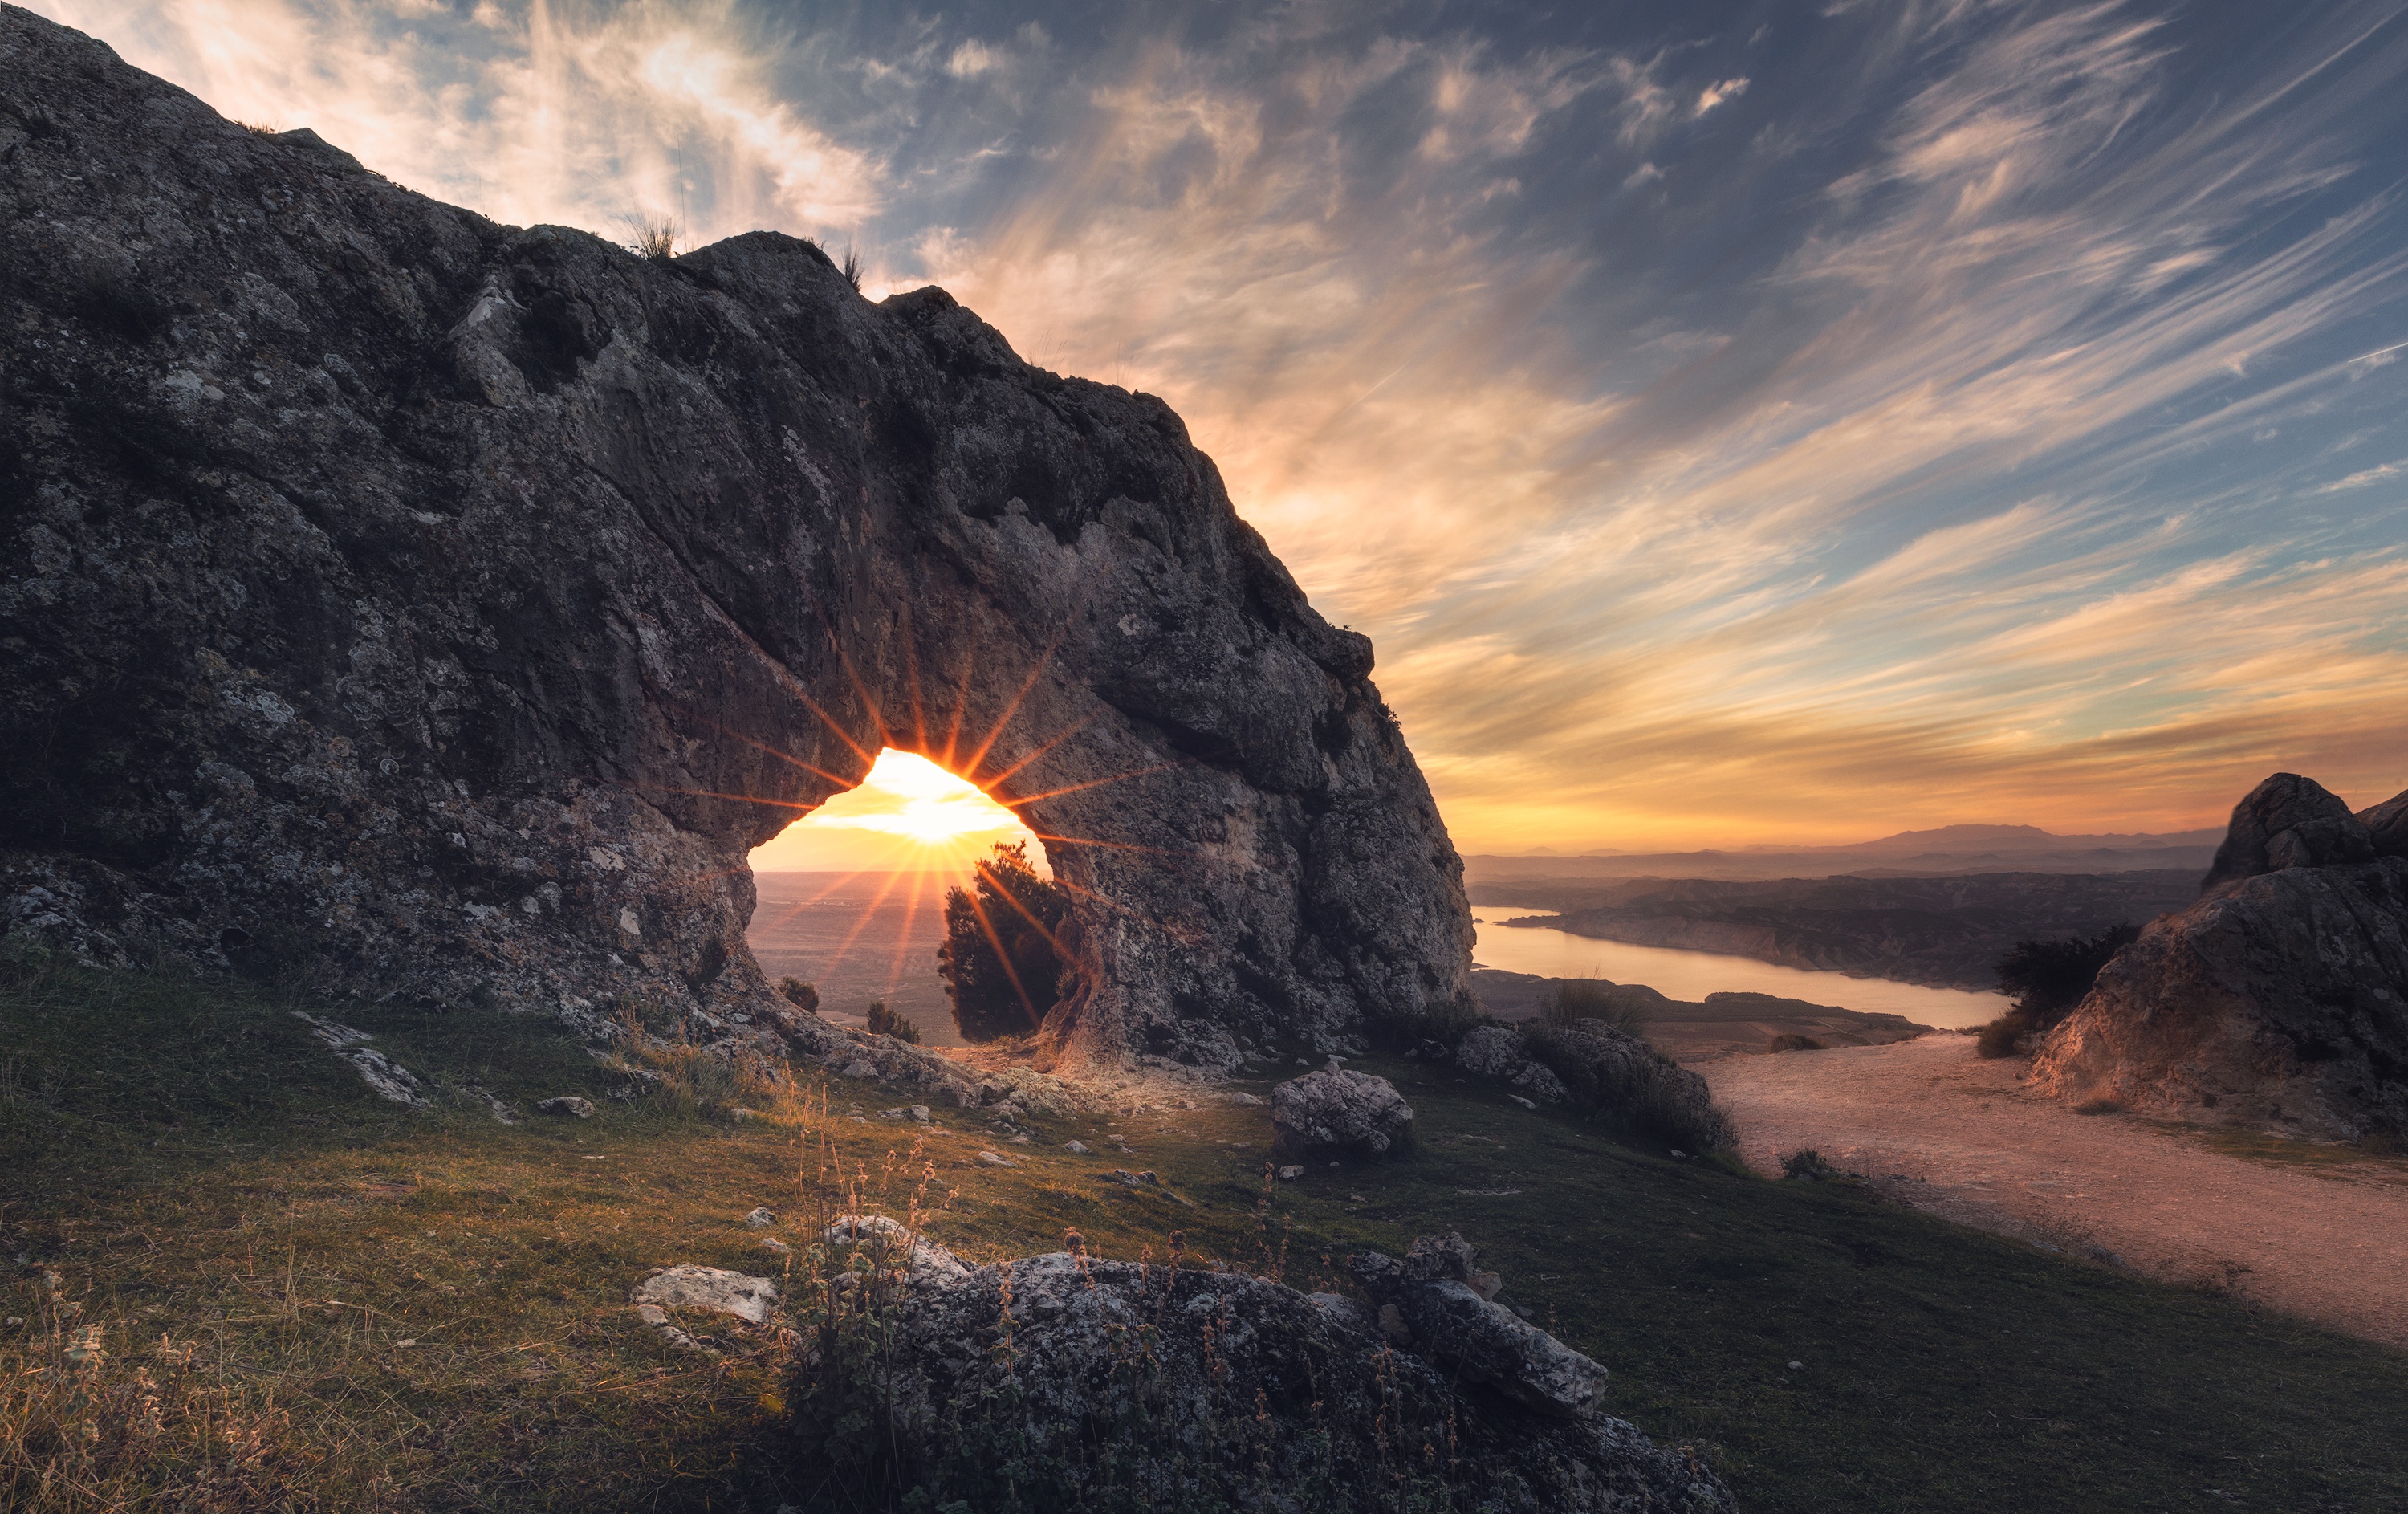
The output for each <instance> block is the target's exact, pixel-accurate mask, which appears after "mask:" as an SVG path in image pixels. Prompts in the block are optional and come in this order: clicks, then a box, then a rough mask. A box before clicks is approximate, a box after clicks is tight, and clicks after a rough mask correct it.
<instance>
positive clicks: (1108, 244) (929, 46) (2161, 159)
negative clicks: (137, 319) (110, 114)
mask: <svg viewBox="0 0 2408 1514" xmlns="http://www.w3.org/2000/svg"><path fill="white" fill-rule="evenodd" d="M45 8H46V9H47V10H48V11H49V13H50V14H53V15H58V16H60V17H61V18H62V19H65V20H67V21H69V22H71V23H73V24H78V25H81V26H84V27H85V28H86V29H88V30H93V31H95V32H97V33H99V34H100V35H102V36H105V37H107V38H108V40H110V41H112V42H113V43H115V44H116V45H117V46H118V47H119V48H120V50H122V51H123V52H125V53H126V55H127V56H128V57H129V58H131V59H132V60H133V61H135V62H136V63H139V64H141V65H144V66H146V67H150V68H153V69H155V70H157V71H159V72H162V73H164V74H166V75H167V76H168V77H170V78H173V79H178V80H179V82H183V83H185V84H187V85H188V86H190V87H192V88H193V89H194V90H195V91H196V92H198V93H200V94H203V95H204V96H205V97H207V98H208V99H210V100H211V101H212V103H214V104H217V105H218V106H219V107H220V108H222V109H224V110H226V111H227V112H228V113H229V114H233V115H236V116H239V117H244V118H246V119H252V120H265V121H270V122H273V123H276V124H279V125H292V124H301V123H307V124H310V125H313V126H316V127H317V128H318V129H319V130H320V131H321V132H322V134H324V135H325V136H327V137H329V138H330V139H333V140H336V141H338V142H341V143H343V144H344V145H346V146H348V147H351V149H353V150H354V151H357V152H359V153H360V155H361V156H362V157H363V158H364V159H365V160H366V161H368V162H369V163H370V164H371V165H372V166H376V167H378V168H380V169H381V170H382V171H384V172H386V173H388V174H389V175H392V176H393V177H394V178H396V179H400V180H403V181H405V182H409V183H410V184H412V185H414V186H415V187H418V188H421V189H424V190H427V191H428V192H430V193H436V194H439V195H444V196H446V197H448V198H453V199H457V200H461V201H464V202H465V203H468V204H470V205H473V206H475V207H476V208H478V209H481V210H484V211H485V212H487V213H488V214H493V215H495V216H498V217H500V218H502V219H506V220H512V221H521V222H523V221H532V220H554V221H567V222H572V223H580V224H584V225H588V226H592V227H594V228H595V229H596V230H600V231H603V232H605V233H606V234H607V233H610V232H612V231H614V230H615V228H616V224H617V218H619V217H622V216H624V215H625V214H627V213H630V212H631V211H634V210H639V209H640V210H647V211H652V212H654V213H657V212H660V211H664V210H666V211H667V212H668V213H670V214H674V215H679V216H681V217H682V218H683V219H684V220H685V222H686V223H687V224H688V225H689V226H690V227H691V228H692V230H693V232H694V234H695V237H696V238H710V237H713V236H716V235H721V234H724V233H727V232H732V231H736V230H741V229H744V228H745V227H747V226H750V225H754V224H769V225H776V226H780V227H782V228H784V229H787V230H791V231H796V232H799V233H803V234H806V235H812V236H817V237H821V238H836V239H841V240H853V239H858V240H859V241H860V242H861V244H862V246H863V248H864V250H865V252H866V253H867V257H868V262H869V267H870V284H871V287H872V289H873V291H883V290H886V289H893V288H904V287H910V286H912V285H914V284H916V283H919V282H923V281H939V282H943V283H945V284H946V285H947V286H948V287H950V288H951V289H953V292H954V293H955V294H956V295H958V296H961V297H962V298H963V299H964V301H965V302H966V303H968V304H969V305H970V306H971V307H972V308H974V309H976V310H979V311H980V312H981V313H982V314H983V315H985V316H986V317H987V318H988V319H989V320H990V321H992V322H994V323H995V324H996V325H997V326H998V327H999V328H1000V329H1001V330H1002V331H1003V332H1004V333H1005V334H1006V335H1007V337H1009V338H1010V339H1011V340H1012V342H1013V343H1014V344H1015V346H1016V347H1017V348H1018V349H1019V350H1020V351H1021V352H1022V353H1024V354H1025V355H1027V356H1029V357H1030V358H1031V359H1032V360H1034V361H1038V362H1040V363H1043V364H1045V365H1046V366H1048V367H1051V368H1057V369H1061V370H1065V371H1075V372H1080V373H1084V374H1087V375H1089V376H1092V377H1097V378H1101V379H1104V380H1107V381H1109V382H1118V383H1123V384H1125V385H1128V386H1130V387H1133V388H1142V389H1146V390H1150V391H1152V392H1154V393H1157V394H1160V395H1162V396H1164V397H1166V398H1168V399H1169V400H1170V401H1171V402H1172V403H1173V404H1174V405H1176V406H1177V407H1178V408H1179V410H1180V411H1181V412H1182V413H1183V415H1184V416H1185V417H1186V418H1187V420H1188V422H1189V425H1190V428H1191V430H1192V432H1193V433H1194V435H1195V436H1196V438H1197V440H1198V442H1199V443H1200V444H1201V445H1202V446H1204V447H1205V448H1206V450H1207V451H1209V452H1211V454H1212V455H1213V456H1214V458H1215V459H1216V461H1217V462H1218V463H1219V465H1220V467H1221V469H1222V470H1223V473H1224V476H1225V477H1226V480H1227V481H1228V483H1229V485H1230V489H1231V493H1232V495H1233V497H1235V498H1236V499H1237V501H1238V503H1239V506H1240V510H1241V511H1242V512H1244V513H1245V514H1246V515H1247V516H1248V518H1249V519H1251V520H1253V521H1254V523H1255V524H1256V525H1257V526H1260V527H1261V528H1262V529H1263V530H1264V531H1265V532H1266V534H1267V535H1268V536H1269V538H1270V540H1271V541H1272V543H1273V545H1274V546H1275V547H1276V548H1277V549H1278V550H1279V551H1280V552H1281V553H1282V555H1283V556H1284V557H1285V558H1286V559H1287V560H1288V562H1289V564H1290V566H1291V567H1292V568H1294V569H1295V570H1296V571H1297V575H1298V577H1299V579H1300V580H1301V581H1302V582H1303V583H1304V584H1305V585H1306V586H1307V588H1308V590H1309V591H1310V592H1312V595H1313V597H1314V598H1315V600H1316V602H1317V603H1318V604H1320V605H1321V606H1322V607H1323V609H1324V610H1325V611H1326V612H1327V613H1330V614H1331V616H1332V618H1333V619H1337V620H1340V621H1342V622H1350V623H1352V624H1354V625H1355V626H1356V627H1359V628H1362V629H1365V630H1368V631H1369V632H1370V633H1371V634H1372V635H1373V636H1374V638H1375V639H1376V641H1377V642H1378V644H1379V647H1380V653H1381V661H1382V670H1381V672H1380V674H1379V677H1380V680H1381V683H1382V686H1383V690H1384V691H1385V692H1386V694H1387V695H1388V697H1389V699H1390V700H1391V702H1392V703H1393V704H1394V705H1395V706H1396V708H1397V709H1398V712H1399V713H1400V714H1401V716H1402V718H1403V720H1404V723H1405V727H1406V730H1407V733H1408V735H1409V736H1410V737H1411V738H1412V742H1413V745H1414V748H1415V750H1416V752H1417V753H1418V754H1419V755H1420V757H1422V760H1423V762H1424V764H1425V766H1426V768H1427V769H1428V771H1429V772H1430V774H1431V777H1432V781H1433V783H1434V785H1435V786H1436V787H1437V789H1438V791H1439V794H1440V798H1441V803H1442V805H1443V806H1444V809H1445V812H1446V815H1447V816H1448V819H1449V822H1450V824H1451V826H1452V827H1453V828H1454V829H1455V833H1456V835H1457V837H1458V839H1459V840H1460V841H1461V843H1462V844H1464V845H1466V846H1467V847H1468V848H1471V849H1494V848H1513V847H1518V846H1524V845H1528V844H1536V843H1538V842H1541V841H1543V842H1545V843H1546V844H1551V845H1554V846H1556V847H1557V848H1559V849H1570V848H1572V847H1577V846H1580V845H1584V844H1598V845H1655V844H1704V843H1722V844H1728V843H1742V842H1747V841H1756V840H1801V841H1802V840H1816V839H1850V838H1854V837H1857V836H1861V835H1865V834H1870V833H1876V832H1879V831H1883V830H1887V829H1899V828H1902V827H1905V826H1910V825H1914V826H1922V825H1932V824H1941V823H1945V822H1947V821H1952V820H2008V821H2028V822H2031V823H2036V824H2042V825H2049V826H2054V827H2057V828H2059V829H2118V830H2128V829H2156V828H2174V827H2187V826H2192V825H2198V824H2203V823H2212V822H2214V821H2215V820H2218V819H2220V818H2221V816H2222V815H2223V813H2224V811H2225V810H2226V809H2227V808H2228V807H2229V804H2230V803H2231V801H2232V800H2233V798H2234V797H2236V796H2237V795H2238V794H2239V793H2240V792H2241V791H2242V790H2243V789H2244V788H2245V787H2247V786H2248V785H2249V784H2251V783H2253V782H2254V781H2255V780H2256V779H2257V777H2259V776H2262V775H2263V774H2264V773H2265V772H2266V771H2272V770H2273V769H2276V768H2292V769H2297V770H2299V771H2309V772H2312V773H2315V774H2316V775H2317V776H2319V777H2320V778H2322V779H2323V780H2324V781H2326V782H2327V783H2329V784H2330V785H2332V786H2335V787H2337V788H2339V789H2340V790H2342V791H2343V793H2344V794H2346V795H2348V796H2349V797H2351V798H2353V799H2354V800H2358V802H2366V801H2368V800H2372V799H2376V798H2381V797H2386V796H2387V795H2388V794H2389V793H2391V792H2393V791H2395V790H2397V789H2398V788H2400V787H2401V786H2408V760H2403V756H2402V754H2403V753H2408V713H2403V712H2408V698H2403V697H2408V656H2402V654H2403V653H2408V610H2403V609H2402V608H2401V607H2402V606H2403V605H2408V597H2403V595H2402V592H2401V591H2402V589H2403V588H2408V584H2403V582H2402V579H2403V574H2408V556H2403V548H2402V545H2401V543H2402V542H2403V541H2408V491H2403V490H2401V488H2400V487H2399V486H2398V481H2399V479H2400V477H2401V469H2402V468H2403V467H2408V465H2403V464H2402V463H2401V462H2400V461H2398V459H2400V458H2401V457H2402V456H2403V454H2408V434H2403V432H2404V431H2408V421H2403V417H2408V404H2403V401H2408V379H2403V377H2402V375H2403V374H2408V368H2402V367H2401V366H2399V365H2398V364H2397V362H2396V358H2397V357H2398V356H2399V355H2400V354H2401V353H2402V352H2403V351H2408V343H2403V341H2402V337H2403V336H2408V330H2403V328H2408V298H2404V297H2403V296H2408V253H2403V252H2401V251H2400V249H2401V248H2402V247H2408V236H2403V233H2408V212H2403V207H2402V206H2401V200H2400V189H2399V186H2398V184H2397V183H2396V179H2397V172H2396V164H2397V148H2396V145H2395V144H2396V143H2397V142H2398V141H2399V140H2401V139H2402V137H2403V136H2408V100H2403V98H2402V97H2401V93H2400V92H2399V91H2398V89H2397V80H2398V79H2400V78H2401V77H2403V75H2408V20H2403V18H2402V17H2401V14H2400V12H2399V7H2396V6H2390V5H2386V4H2340V5H2335V6H2331V7H2315V9H2313V10H2312V11H2309V12H2304V13H2301V14H2300V15H2298V16H2276V15H2273V14H2272V13H2269V12H2266V11H2264V10H2263V9H2262V8H2261V7H2250V6H2247V5H2244V4H2240V3H2238V0H2233V3H2227V4H2211V5H2206V6H2193V7H2171V6H2169V5H2164V4H2144V3H2132V4H2114V3H2091V4H2071V5H2067V4H2018V3H2014V0H1998V3H1990V4H1983V5H1978V6H1975V5H1940V6H1927V5H1908V6H1889V7H1871V6H1843V7H1827V8H1826V9H1823V10H1820V11H1808V10H1806V9H1805V8H1803V7H1770V6H1768V7H1761V8H1760V10H1758V11H1757V12H1755V13H1752V14H1751V15H1750V17H1749V20H1748V22H1747V23H1745V24H1734V25H1732V26H1730V27H1729V28H1728V29H1727V31H1721V30H1716V29H1713V27H1711V26H1709V25H1707V24H1705V23H1704V22H1700V21H1699V20H1697V19H1695V17H1694V14H1693V13H1692V12H1691V11H1690V10H1689V9H1688V8H1687V7H1670V6H1665V7H1655V8H1650V7H1613V8H1612V9H1611V11H1608V10H1607V9H1605V8H1603V7H1599V8H1598V9H1597V10H1596V11H1595V12H1594V13H1591V12H1590V11H1586V10H1576V11H1574V12H1566V13H1541V12H1537V11H1532V12H1529V13H1527V14H1523V13H1518V12H1517V13H1512V15H1510V16H1508V15H1507V14H1506V13H1501V12H1500V13H1497V14H1495V15H1492V16H1491V17H1489V18H1488V22H1489V24H1488V25H1487V28H1486V29H1485V30H1482V29H1479V28H1476V27H1475V28H1474V29H1469V30H1467V29H1463V28H1462V27H1461V25H1460V24H1457V25H1455V27H1454V28H1453V29H1440V30H1435V31H1434V30H1429V29H1427V28H1426V26H1424V25H1422V24H1421V20H1420V18H1421V13H1420V12H1416V11H1408V10H1405V9H1402V8H1399V7H1387V6H1380V5H1371V4H1347V3H1343V0H1340V3H1333V4H1326V5H1316V6H1310V7H1260V8H1254V7H1231V8H1227V9H1225V10H1219V11H1215V12H1214V13H1213V14H1212V16H1211V18H1210V20H1209V23H1208V22H1205V21H1199V20H1197V18H1196V17H1195V16H1193V15H1191V14H1189V13H1187V12H1172V11H1163V12H1160V13H1156V12H1154V11H1152V10H1149V9H1147V8H1145V7H1137V8H1134V9H1130V10H1127V11H1125V12H1121V13H1116V14H1115V17H1114V19H1111V20H1108V21H1105V22H1100V23H1099V22H1098V21H1097V17H1096V16H1095V15H1093V14H1090V13H1086V12H1079V13H1076V14H1075V15H1073V14H1072V13H1070V12H1068V11H1062V12H1059V13H1057V12H1056V11H1055V10H1054V9H1053V8H1052V7H1013V8H1011V9H1006V8H1004V7H977V6H973V7H970V8H968V9H967V10H964V11H961V12H958V13H953V12H948V13H945V14H943V15H937V14H934V13H931V14H927V15H910V14H906V13H900V12H897V13H893V14H875V15H873V14H867V13H862V12H855V11H843V12H837V11H828V12H825V13H821V12H817V11H813V10H811V9H809V8H806V9H805V10H803V11H801V12H798V13H797V12H784V11H781V12H779V13H777V16H776V18H775V19H773V18H772V17H771V15H770V14H769V13H767V12H766V11H764V10H762V9H760V8H757V7H748V6H741V5H738V4H735V3H733V0H714V3H710V4H700V5H680V6H670V5H667V4H663V3H658V0H652V3H638V4H630V5H607V4H601V3H599V0H579V3H578V4H575V5H570V6H560V5H552V4H546V5H543V6H529V5H526V4H518V5H513V6H504V5H502V4H501V3H500V0H489V3H487V4H484V5H480V6H479V7H477V8H475V9H474V10H469V9H464V8H455V7H449V6H444V5H439V4H436V3H433V0H412V3H411V4H409V5H407V6H386V7H367V6H364V5H357V4H350V3H342V0H45ZM1509 21H1510V22H1511V24H1508V23H1507V22H1509ZM1757 22H1760V24H1757Z"/></svg>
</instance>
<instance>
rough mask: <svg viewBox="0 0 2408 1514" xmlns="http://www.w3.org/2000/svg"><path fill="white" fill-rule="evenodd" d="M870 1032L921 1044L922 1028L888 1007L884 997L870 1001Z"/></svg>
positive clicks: (913, 1043)
mask: <svg viewBox="0 0 2408 1514" xmlns="http://www.w3.org/2000/svg"><path fill="white" fill-rule="evenodd" d="M869 1033H870V1034H871V1035H884V1036H893V1037H894V1038H895V1039H896V1040H897V1041H908V1042H910V1044H911V1045H915V1046H916V1045H919V1044H920V1028H919V1027H918V1026H916V1025H914V1024H912V1023H911V1022H910V1020H907V1019H905V1018H904V1017H902V1016H900V1015H897V1014H896V1013H895V1012H894V1011H893V1010H891V1009H889V1008H887V1007H886V1001H885V1000H883V999H873V1000H871V1001H870V1002H869Z"/></svg>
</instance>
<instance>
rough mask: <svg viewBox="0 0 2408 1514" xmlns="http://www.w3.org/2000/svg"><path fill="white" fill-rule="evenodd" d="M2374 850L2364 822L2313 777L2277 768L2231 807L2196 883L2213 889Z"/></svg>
mask: <svg viewBox="0 0 2408 1514" xmlns="http://www.w3.org/2000/svg"><path fill="white" fill-rule="evenodd" d="M2373 856H2374V838H2373V837H2372V835H2370V834H2369V833H2368V831H2367V827H2366V822H2365V821H2363V820H2360V819H2359V818H2358V816H2357V815H2352V814H2350V813H2349V806H2348V805H2346V804H2344V803H2343V802H2342V801H2341V799H2340V797H2339V796H2337V795H2335V794H2333V793H2332V792H2331V791H2330V790H2329V789H2327V788H2326V787H2325V786H2323V785H2322V784H2319V783H2317V782H2316V781H2315V779H2313V778H2302V777H2300V775H2299V774H2298V773H2296V772H2278V773H2275V774H2274V775H2273V776H2272V777H2271V778H2268V779H2267V780H2266V781H2265V782H2264V783H2262V784H2259V785H2258V786H2257V787H2255V788H2253V789H2251V790H2250V791H2249V793H2248V795H2247V796H2246V797H2245V798H2243V800H2242V801H2241V802H2240V803H2238V804H2236V805H2234V806H2233V807H2232V822H2231V824H2230V826H2229V828H2228V829H2226V830H2225V833H2224V844H2223V845H2221V846H2218V847H2217V848H2216V849H2215V861H2214V864H2213V865H2211V866H2210V867H2209V868H2208V870H2207V877H2206V878H2205V879H2204V880H2202V881H2201V882H2200V891H2201V892H2213V891H2214V890H2215V889H2217V888H2221V887H2224V886H2225V885H2227V884H2230V883H2234V882H2237V881H2239V880H2240V879H2243V878H2254V877H2256V876H2257V875H2258V874H2259V873H2261V872H2281V871H2283V870H2284V869H2286V868H2314V867H2325V866H2328V865H2329V864H2331V863H2335V862H2364V861H2367V860H2369V859H2371V858H2372V857H2373Z"/></svg>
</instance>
